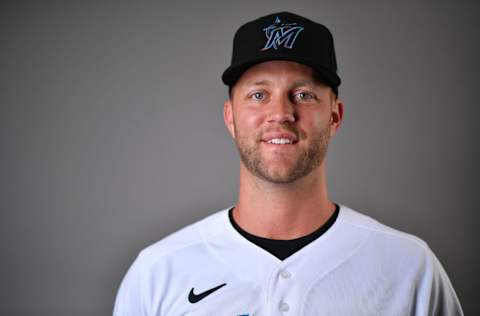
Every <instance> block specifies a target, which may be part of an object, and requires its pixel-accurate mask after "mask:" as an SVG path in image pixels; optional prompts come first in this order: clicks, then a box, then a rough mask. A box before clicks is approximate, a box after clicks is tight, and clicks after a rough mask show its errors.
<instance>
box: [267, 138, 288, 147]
mask: <svg viewBox="0 0 480 316" xmlns="http://www.w3.org/2000/svg"><path fill="white" fill-rule="evenodd" d="M268 143H269V144H277V145H284V144H291V143H292V141H291V140H290V139H287V138H273V139H270V140H269V141H268Z"/></svg>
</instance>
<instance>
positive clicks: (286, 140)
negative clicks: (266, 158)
mask: <svg viewBox="0 0 480 316" xmlns="http://www.w3.org/2000/svg"><path fill="white" fill-rule="evenodd" d="M261 141H262V142H263V143H266V144H269V145H276V146H286V145H294V144H296V143H297V142H298V138H297V136H296V135H294V134H290V133H267V134H265V135H264V136H263V137H262V139H261Z"/></svg>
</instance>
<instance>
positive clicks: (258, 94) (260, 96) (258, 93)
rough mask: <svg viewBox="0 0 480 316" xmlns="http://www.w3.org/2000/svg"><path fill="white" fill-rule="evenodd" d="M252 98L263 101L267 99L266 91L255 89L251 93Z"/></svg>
mask: <svg viewBox="0 0 480 316" xmlns="http://www.w3.org/2000/svg"><path fill="white" fill-rule="evenodd" d="M249 98H250V99H253V100H257V101H261V100H263V99H265V93H264V92H262V91H255V92H254V93H252V94H250V96H249Z"/></svg>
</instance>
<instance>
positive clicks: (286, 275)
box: [280, 270, 292, 279]
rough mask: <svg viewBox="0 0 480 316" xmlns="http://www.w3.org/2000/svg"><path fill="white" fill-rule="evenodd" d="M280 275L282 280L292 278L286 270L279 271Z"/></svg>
mask: <svg viewBox="0 0 480 316" xmlns="http://www.w3.org/2000/svg"><path fill="white" fill-rule="evenodd" d="M280 275H281V276H282V278H284V279H288V278H290V277H291V276H292V274H291V273H290V272H288V271H287V270H282V271H280Z"/></svg>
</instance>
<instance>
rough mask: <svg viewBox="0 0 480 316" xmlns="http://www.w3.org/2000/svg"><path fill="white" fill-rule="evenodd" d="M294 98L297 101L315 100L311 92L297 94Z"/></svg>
mask: <svg viewBox="0 0 480 316" xmlns="http://www.w3.org/2000/svg"><path fill="white" fill-rule="evenodd" d="M293 98H294V99H295V100H296V101H311V100H314V99H315V95H314V94H313V93H310V92H306V91H300V92H298V93H295V94H294V95H293Z"/></svg>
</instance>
